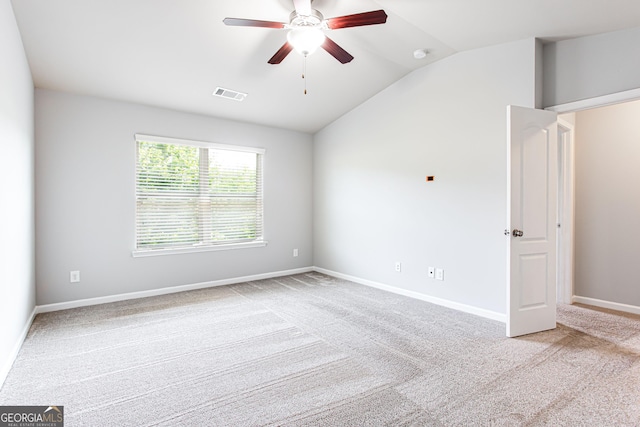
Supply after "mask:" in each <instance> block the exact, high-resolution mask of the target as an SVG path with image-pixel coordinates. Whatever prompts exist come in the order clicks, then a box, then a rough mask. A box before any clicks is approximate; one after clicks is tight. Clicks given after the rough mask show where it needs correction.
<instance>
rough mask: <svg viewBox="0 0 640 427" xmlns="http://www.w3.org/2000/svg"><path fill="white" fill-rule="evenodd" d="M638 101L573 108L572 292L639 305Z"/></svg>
mask: <svg viewBox="0 0 640 427" xmlns="http://www.w3.org/2000/svg"><path fill="white" fill-rule="evenodd" d="M639 118H640V101H636V102H633V103H626V104H619V105H614V106H610V107H604V108H598V109H593V110H587V111H581V112H579V113H576V139H575V140H576V144H575V170H576V180H575V185H576V187H575V191H576V193H575V203H576V205H575V294H576V295H578V296H581V297H587V298H595V299H599V300H604V301H609V302H616V303H622V304H628V305H635V306H639V307H640V292H638V283H640V262H639V261H638V260H640V187H639V186H638V183H640V120H639Z"/></svg>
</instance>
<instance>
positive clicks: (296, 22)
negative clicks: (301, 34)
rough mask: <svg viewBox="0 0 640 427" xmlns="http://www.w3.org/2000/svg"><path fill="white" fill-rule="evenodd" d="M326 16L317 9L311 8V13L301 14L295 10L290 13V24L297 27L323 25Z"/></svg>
mask: <svg viewBox="0 0 640 427" xmlns="http://www.w3.org/2000/svg"><path fill="white" fill-rule="evenodd" d="M323 23H324V16H323V15H322V13H320V12H319V11H317V10H315V9H311V15H300V14H298V12H296V11H295V10H294V11H293V12H291V15H289V26H290V27H291V28H296V27H322V26H323V25H322V24H323Z"/></svg>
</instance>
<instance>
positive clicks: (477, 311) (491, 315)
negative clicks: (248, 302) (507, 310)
mask: <svg viewBox="0 0 640 427" xmlns="http://www.w3.org/2000/svg"><path fill="white" fill-rule="evenodd" d="M313 270H314V271H316V272H318V273H322V274H326V275H328V276H333V277H337V278H339V279H344V280H349V281H351V282H355V283H359V284H361V285H365V286H371V287H372V288H377V289H381V290H383V291H387V292H392V293H394V294H398V295H403V296H405V297H409V298H414V299H418V300H421V301H426V302H429V303H432V304H436V305H440V306H443V307H447V308H451V309H454V310H458V311H462V312H465V313H469V314H473V315H476V316H480V317H485V318H487V319H491V320H497V321H498V322H502V323H506V321H507V317H506V315H505V314H502V313H498V312H495V311H491V310H485V309H483V308H478V307H474V306H471V305H466V304H461V303H459V302H455V301H449V300H446V299H442V298H438V297H433V296H430V295H425V294H421V293H420V292H415V291H409V290H406V289H402V288H397V287H395V286H389V285H385V284H383V283H378V282H374V281H371V280H367V279H361V278H359V277H355V276H349V275H348V274H342V273H338V272H336V271H331V270H327V269H324V268H320V267H313Z"/></svg>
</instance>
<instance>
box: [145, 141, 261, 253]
mask: <svg viewBox="0 0 640 427" xmlns="http://www.w3.org/2000/svg"><path fill="white" fill-rule="evenodd" d="M136 147H137V150H136V153H137V155H136V158H137V160H136V164H137V167H136V249H137V250H139V251H145V250H157V249H180V248H196V247H208V246H210V247H213V246H219V245H227V244H237V243H245V242H261V241H263V182H262V181H263V180H262V160H263V155H264V150H260V149H256V148H249V147H236V146H231V145H222V144H211V143H205V142H198V141H187V140H176V139H172V138H163V137H152V136H147V135H136Z"/></svg>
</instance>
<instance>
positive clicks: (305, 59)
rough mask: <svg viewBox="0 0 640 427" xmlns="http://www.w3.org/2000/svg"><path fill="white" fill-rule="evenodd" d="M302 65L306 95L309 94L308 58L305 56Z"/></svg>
mask: <svg viewBox="0 0 640 427" xmlns="http://www.w3.org/2000/svg"><path fill="white" fill-rule="evenodd" d="M303 61H304V62H303V63H302V78H303V79H304V94H305V95H306V94H307V77H306V76H307V57H306V56H305V57H304V59H303Z"/></svg>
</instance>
